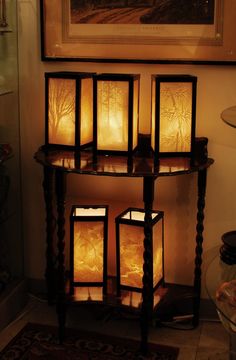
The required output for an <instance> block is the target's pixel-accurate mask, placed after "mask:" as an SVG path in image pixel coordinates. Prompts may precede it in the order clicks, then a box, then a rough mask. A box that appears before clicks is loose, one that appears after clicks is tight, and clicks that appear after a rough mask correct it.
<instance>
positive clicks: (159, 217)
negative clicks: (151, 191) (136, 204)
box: [115, 208, 164, 309]
mask: <svg viewBox="0 0 236 360" xmlns="http://www.w3.org/2000/svg"><path fill="white" fill-rule="evenodd" d="M132 211H139V212H142V213H143V214H144V216H145V210H144V209H138V208H128V209H126V210H125V211H124V212H122V213H121V214H120V215H118V216H117V217H116V219H115V222H116V266H117V270H116V271H117V272H116V274H117V276H116V277H117V297H120V296H121V291H122V290H127V291H134V292H139V293H142V287H141V288H138V287H133V286H127V285H122V284H121V281H120V225H123V224H125V225H131V226H139V227H140V228H142V229H143V231H144V226H145V222H144V221H140V220H133V219H124V218H123V216H124V215H125V214H127V213H128V212H132ZM152 213H156V214H157V216H156V217H155V218H154V219H152V218H151V219H150V246H151V254H152V255H151V258H150V261H151V264H152V265H153V231H152V229H153V226H154V225H155V224H156V223H157V222H159V221H161V222H162V239H161V242H162V274H163V276H162V278H161V279H160V280H159V281H158V283H157V284H155V286H153V266H150V269H149V271H150V273H149V282H150V283H149V285H150V289H152V306H151V308H152V309H153V307H154V306H153V303H154V301H153V296H154V292H155V291H156V290H157V288H158V287H159V286H160V285H164V212H163V211H159V210H158V211H157V210H152Z"/></svg>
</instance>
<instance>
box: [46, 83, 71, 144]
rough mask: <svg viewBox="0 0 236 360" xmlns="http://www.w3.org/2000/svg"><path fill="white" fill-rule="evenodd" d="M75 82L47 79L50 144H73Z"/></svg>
mask: <svg viewBox="0 0 236 360" xmlns="http://www.w3.org/2000/svg"><path fill="white" fill-rule="evenodd" d="M75 91H76V83H75V80H71V79H54V78H50V79H49V85H48V137H49V143H51V144H63V145H72V146H73V145H74V144H75Z"/></svg>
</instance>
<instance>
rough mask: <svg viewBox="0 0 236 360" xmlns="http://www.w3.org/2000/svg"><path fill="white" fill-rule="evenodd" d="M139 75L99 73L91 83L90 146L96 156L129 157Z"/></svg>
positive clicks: (135, 137)
mask: <svg viewBox="0 0 236 360" xmlns="http://www.w3.org/2000/svg"><path fill="white" fill-rule="evenodd" d="M139 79H140V76H139V75H130V74H100V75H96V76H95V82H94V105H95V109H94V116H95V123H94V143H95V151H97V152H100V153H119V154H132V152H133V151H134V150H135V149H136V147H137V144H138V115H139Z"/></svg>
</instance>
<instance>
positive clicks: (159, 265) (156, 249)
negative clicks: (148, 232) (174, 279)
mask: <svg viewBox="0 0 236 360" xmlns="http://www.w3.org/2000/svg"><path fill="white" fill-rule="evenodd" d="M162 252H163V249H162V222H157V223H156V224H155V225H154V227H153V287H155V286H156V285H157V284H158V283H159V281H160V280H161V279H162V278H163V253H162Z"/></svg>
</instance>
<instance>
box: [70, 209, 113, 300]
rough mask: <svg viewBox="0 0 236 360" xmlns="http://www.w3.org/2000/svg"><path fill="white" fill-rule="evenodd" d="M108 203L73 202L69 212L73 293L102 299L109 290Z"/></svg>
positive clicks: (79, 297) (82, 297) (81, 296)
mask: <svg viewBox="0 0 236 360" xmlns="http://www.w3.org/2000/svg"><path fill="white" fill-rule="evenodd" d="M107 229H108V206H102V205H100V206H96V205H94V206H87V205H86V206H77V205H73V206H72V209H71V215H70V294H71V295H74V296H75V297H76V299H77V300H81V301H88V300H91V301H93V300H96V301H102V299H103V295H106V293H107V231H108V230H107Z"/></svg>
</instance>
